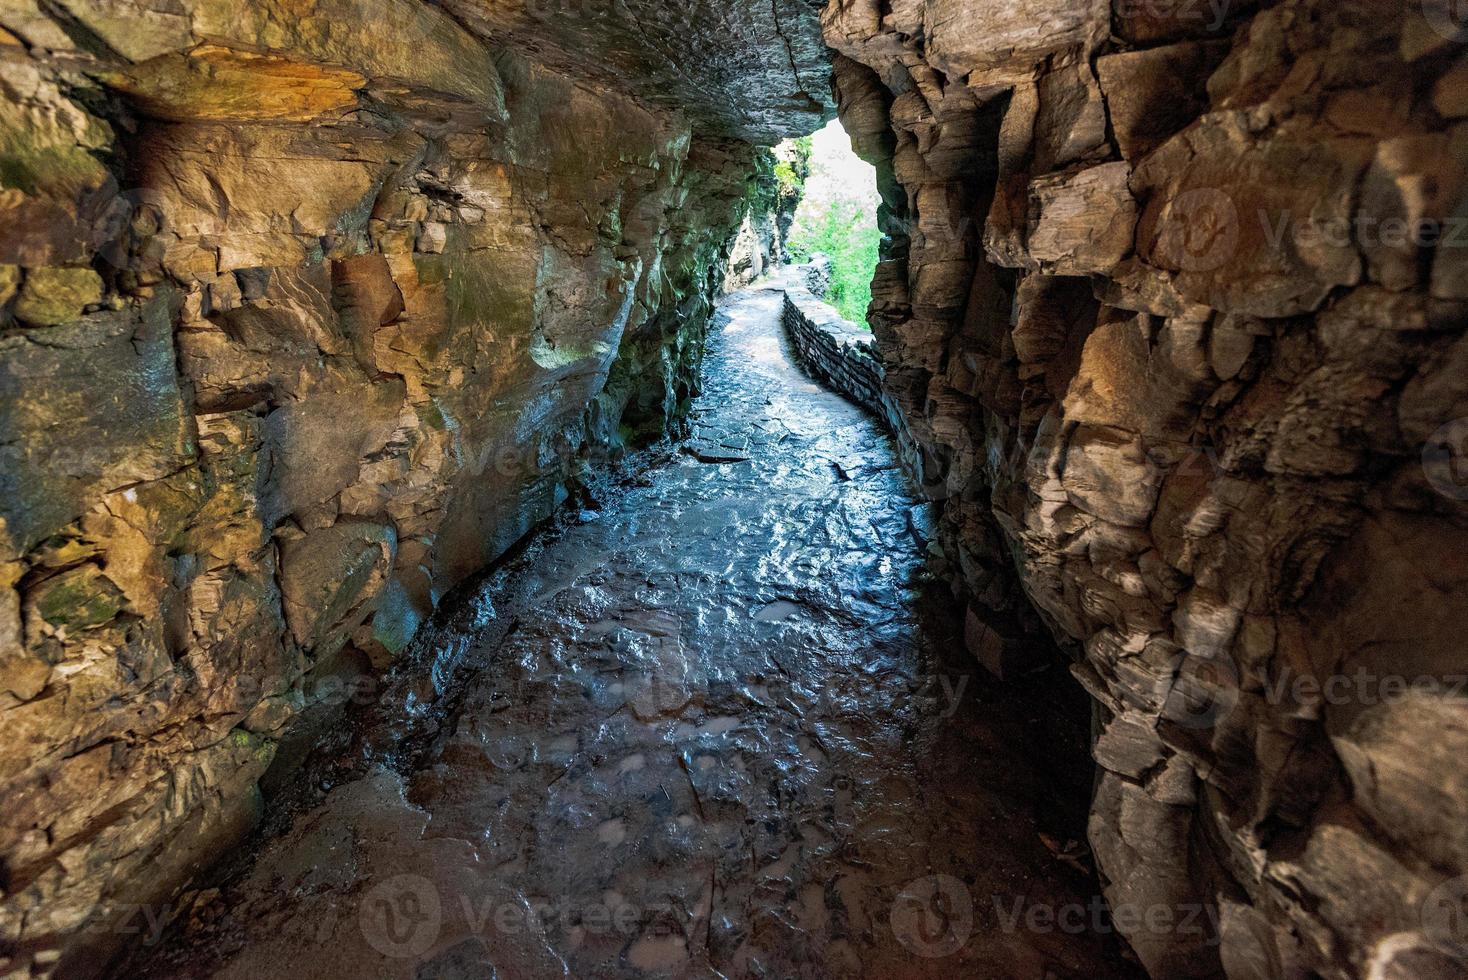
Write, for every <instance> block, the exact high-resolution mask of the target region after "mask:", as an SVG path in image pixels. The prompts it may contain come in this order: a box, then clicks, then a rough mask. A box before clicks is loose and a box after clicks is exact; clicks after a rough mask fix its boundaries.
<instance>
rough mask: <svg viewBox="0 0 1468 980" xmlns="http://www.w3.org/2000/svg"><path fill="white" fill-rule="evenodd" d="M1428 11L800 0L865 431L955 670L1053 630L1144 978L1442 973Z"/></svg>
mask: <svg viewBox="0 0 1468 980" xmlns="http://www.w3.org/2000/svg"><path fill="white" fill-rule="evenodd" d="M1451 14H1452V9H1451V8H1450V6H1449V5H1448V4H1438V3H1435V2H1432V0H1429V2H1428V3H1427V4H1425V5H1420V4H1417V3H1410V4H1408V3H1385V4H1384V3H1380V2H1377V0H1284V2H1279V3H1272V4H1271V3H1253V2H1240V3H1229V4H1206V3H1193V2H1187V0H1179V2H1176V3H1172V2H1166V3H1164V2H1131V0H1115V2H1114V3H1113V2H1109V0H1028V2H1024V3H1009V2H990V0H927V2H917V0H895V2H877V0H833V2H832V3H831V4H830V5H829V7H828V8H827V9H826V11H825V12H824V15H823V17H824V25H825V33H826V39H827V41H828V42H829V43H830V44H831V46H832V47H833V48H835V49H836V50H837V51H838V52H839V56H838V57H837V59H836V68H837V74H836V82H837V87H838V90H839V97H840V110H841V118H842V120H843V122H844V123H845V125H846V128H847V130H848V131H849V132H850V133H851V134H852V138H853V142H854V143H855V144H856V146H857V149H858V151H859V152H860V153H861V154H862V155H863V156H865V157H866V158H867V159H868V160H869V161H870V162H872V163H874V164H876V165H877V167H878V171H879V175H880V178H881V183H882V191H883V194H884V199H885V206H884V209H883V215H882V220H883V223H884V229H885V230H886V231H887V233H888V235H889V236H890V241H889V243H888V245H887V247H886V249H885V253H884V261H883V263H882V265H881V267H880V269H879V271H878V274H877V282H876V288H875V289H874V296H875V301H874V304H873V307H872V315H871V321H872V324H873V327H874V330H875V332H876V337H877V341H878V345H879V347H880V350H881V353H882V356H883V359H884V361H885V363H886V371H887V373H886V398H887V399H888V401H889V403H890V405H891V408H892V411H891V412H889V413H888V414H891V415H896V416H898V417H900V418H901V419H902V420H903V425H902V428H903V431H902V439H903V443H904V449H905V452H906V455H907V457H908V460H909V462H910V463H911V465H912V466H913V468H914V469H915V471H916V472H918V473H919V475H920V478H921V482H922V484H923V485H924V487H925V489H926V490H927V491H928V493H929V494H930V495H931V496H933V497H935V498H937V499H940V500H943V501H944V510H943V548H944V559H945V561H946V562H947V563H948V565H949V566H950V568H951V570H952V572H953V574H954V576H955V579H956V580H957V582H958V583H959V591H960V594H961V597H962V599H963V600H964V601H965V602H967V603H969V604H970V614H969V615H970V628H969V642H970V644H971V645H972V647H973V648H974V651H975V653H976V654H978V655H979V656H980V658H981V659H983V660H984V661H985V662H987V663H995V664H1001V665H1004V666H1010V667H1013V668H1015V669H1024V667H1025V666H1026V664H1025V658H1026V656H1027V653H1028V652H1029V651H1034V650H1040V649H1043V647H1044V644H1037V643H1034V642H1031V640H1030V639H1027V638H1033V637H1034V636H1036V635H1037V634H1039V633H1041V632H1043V633H1047V634H1049V635H1053V636H1054V637H1057V638H1059V639H1060V640H1061V641H1062V642H1063V643H1064V644H1065V645H1066V647H1067V648H1068V649H1070V650H1071V651H1072V653H1073V655H1074V660H1075V663H1074V667H1073V672H1074V674H1075V675H1076V677H1078V678H1079V679H1080V681H1081V683H1082V684H1083V685H1084V686H1085V687H1086V688H1087V689H1088V690H1089V691H1090V693H1091V694H1092V695H1093V697H1094V699H1095V701H1096V704H1097V710H1096V714H1097V718H1096V725H1097V730H1096V736H1097V737H1096V742H1095V758H1096V761H1097V763H1098V764H1099V767H1100V775H1099V781H1098V785H1097V790H1096V796H1095V800H1094V805H1093V811H1092V816H1091V830H1090V837H1091V844H1092V847H1093V849H1094V853H1095V857H1096V859H1097V863H1098V865H1099V868H1100V871H1101V873H1102V877H1103V880H1104V881H1105V882H1106V885H1107V896H1108V898H1109V900H1110V902H1111V904H1112V906H1113V910H1114V911H1117V912H1118V913H1121V912H1125V913H1126V915H1125V916H1123V915H1121V914H1118V915H1117V924H1118V927H1119V928H1120V930H1121V931H1122V932H1123V933H1125V934H1126V936H1127V938H1128V940H1129V941H1130V942H1131V944H1132V946H1133V947H1134V948H1135V950H1136V951H1137V953H1138V954H1139V956H1140V957H1141V959H1142V961H1143V962H1144V963H1145V964H1146V966H1147V968H1148V969H1149V971H1150V972H1151V973H1152V974H1153V975H1154V976H1158V977H1211V976H1218V975H1222V974H1224V973H1226V974H1227V975H1228V976H1229V977H1234V978H1241V977H1249V978H1253V977H1315V976H1320V977H1331V978H1336V977H1339V978H1350V977H1364V976H1370V977H1373V978H1385V977H1391V978H1407V977H1429V976H1431V977H1438V976H1455V977H1456V976H1462V975H1463V973H1462V970H1463V969H1464V966H1463V961H1462V960H1461V959H1460V957H1461V956H1462V954H1463V952H1464V949H1463V941H1464V938H1465V937H1464V934H1463V932H1462V930H1461V922H1460V920H1458V919H1456V918H1454V916H1456V915H1458V914H1460V912H1459V910H1460V903H1461V900H1462V898H1463V897H1464V893H1465V892H1468V888H1465V886H1464V879H1462V878H1461V876H1462V875H1463V874H1464V873H1465V872H1468V823H1465V822H1464V821H1463V819H1462V814H1463V813H1464V812H1465V810H1468V779H1465V770H1464V767H1463V764H1462V759H1463V757H1464V755H1465V752H1468V701H1465V700H1464V698H1463V697H1462V694H1463V687H1462V681H1463V676H1464V675H1465V674H1468V655H1465V653H1464V650H1463V645H1462V639H1461V637H1462V633H1461V625H1462V623H1463V622H1464V621H1465V616H1468V565H1465V563H1464V556H1465V555H1468V509H1465V507H1464V503H1463V501H1464V499H1465V497H1468V492H1465V490H1464V485H1463V482H1462V478H1461V473H1460V472H1459V471H1456V470H1454V469H1453V467H1454V465H1455V462H1456V460H1457V457H1458V454H1459V452H1460V449H1461V439H1462V438H1463V435H1464V429H1465V426H1468V423H1464V422H1463V421H1462V419H1463V417H1464V416H1465V415H1468V337H1465V330H1464V328H1465V322H1468V321H1465V317H1464V314H1465V306H1464V300H1468V294H1465V292H1464V280H1463V269H1464V260H1465V256H1468V250H1465V246H1468V235H1465V234H1464V231H1465V223H1464V220H1463V219H1464V216H1465V214H1468V211H1465V208H1468V198H1465V196H1464V193H1463V192H1464V179H1463V178H1464V167H1465V164H1468V155H1465V154H1468V142H1465V140H1468V127H1465V125H1464V124H1463V120H1464V118H1465V117H1468V101H1465V96H1468V61H1465V60H1464V58H1463V54H1464V48H1463V46H1462V43H1461V42H1462V40H1463V38H1464V34H1463V32H1462V31H1460V30H1458V29H1457V25H1456V24H1455V23H1454V21H1453V19H1452V16H1451ZM1015 572H1017V573H1018V574H1017V575H1016V574H1015ZM1031 666H1033V664H1031ZM1199 908H1203V909H1206V911H1207V914H1206V915H1204V916H1201V917H1200V919H1199V920H1200V921H1213V922H1216V923H1217V928H1216V929H1212V928H1209V929H1199V928H1193V929H1187V930H1184V929H1179V928H1176V926H1177V924H1178V923H1179V922H1180V921H1181V920H1182V917H1183V913H1184V910H1188V909H1192V910H1194V911H1196V910H1197V909H1199ZM1152 913H1161V914H1160V915H1156V916H1154V917H1151V918H1145V919H1144V918H1143V917H1144V916H1147V915H1151V914H1152Z"/></svg>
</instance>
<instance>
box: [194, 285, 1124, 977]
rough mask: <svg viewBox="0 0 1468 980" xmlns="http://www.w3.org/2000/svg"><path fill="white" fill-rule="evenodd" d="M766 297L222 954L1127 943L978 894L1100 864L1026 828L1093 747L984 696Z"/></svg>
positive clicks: (276, 971)
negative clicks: (683, 403) (1000, 909)
mask: <svg viewBox="0 0 1468 980" xmlns="http://www.w3.org/2000/svg"><path fill="white" fill-rule="evenodd" d="M780 309H781V295H780V293H778V292H776V291H773V290H760V289H754V290H751V291H747V292H745V293H742V294H737V295H736V296H734V297H731V298H730V299H729V300H727V301H726V302H725V305H724V307H723V311H722V317H721V319H722V321H723V322H722V331H721V332H720V333H719V334H718V335H717V336H716V337H715V339H714V340H713V343H712V345H711V350H710V355H709V361H708V366H707V378H706V384H705V392H704V394H703V396H702V398H701V400H700V401H699V402H698V403H697V406H696V408H695V414H696V424H697V427H696V429H695V433H696V434H695V436H694V439H693V441H692V442H690V443H689V444H688V445H687V447H686V449H685V453H684V454H683V455H681V456H674V457H672V459H671V461H670V462H669V463H668V464H667V465H666V466H664V467H662V468H661V469H658V470H656V471H654V472H653V473H651V474H650V478H647V479H642V480H639V481H636V482H634V483H633V485H632V486H631V487H630V488H629V489H628V490H627V492H626V493H625V495H624V496H622V497H621V498H620V499H617V500H614V501H610V502H605V503H604V504H603V509H602V510H601V512H600V519H598V520H595V521H590V522H581V523H577V522H571V523H570V524H569V525H568V526H567V527H566V528H565V529H564V530H563V531H562V532H561V533H560V534H559V536H558V537H556V538H555V539H554V540H553V541H551V542H550V543H548V544H547V545H546V546H545V550H544V551H543V552H541V553H539V554H538V555H537V558H536V561H535V563H534V568H533V578H534V581H533V582H531V583H530V589H529V593H530V594H531V595H532V596H533V597H534V598H533V599H532V600H531V602H530V605H529V606H528V608H526V609H523V610H521V613H520V615H519V620H518V627H517V628H516V629H514V630H513V631H512V632H510V634H509V635H508V636H506V637H504V638H503V639H501V640H499V641H498V643H497V645H495V646H493V648H492V649H486V650H485V651H483V652H485V653H486V655H487V657H488V659H487V660H486V662H488V663H492V664H493V665H494V667H493V669H488V670H484V671H482V672H480V673H479V674H478V675H476V676H474V677H472V678H471V679H470V680H469V681H468V682H467V683H468V688H467V691H466V692H465V694H464V697H463V699H462V702H461V703H460V704H459V705H458V707H457V710H456V711H455V713H454V716H453V717H452V718H451V719H449V720H448V722H447V724H446V725H445V727H444V730H443V732H442V734H441V735H440V736H439V738H438V741H437V743H436V744H435V745H434V746H433V748H432V751H431V752H430V753H429V757H428V759H427V761H426V763H425V764H424V765H423V766H421V767H420V768H419V769H418V770H417V771H415V772H412V773H409V774H407V775H398V774H395V773H388V772H382V773H379V774H377V775H375V776H372V777H370V778H368V779H366V780H362V781H360V782H357V783H352V784H349V785H346V786H343V787H341V788H339V789H337V790H336V791H335V792H333V793H332V794H331V796H330V797H328V799H327V801H326V803H325V804H324V805H323V806H322V807H321V808H319V809H318V810H317V811H316V812H315V813H312V814H309V815H308V816H306V817H304V818H302V821H301V822H300V824H301V825H300V826H298V827H297V828H296V829H294V830H293V831H292V832H291V833H290V834H288V835H287V836H285V837H284V838H282V839H280V840H279V841H277V842H275V843H273V844H272V845H269V846H267V848H266V849H265V851H264V853H263V854H262V855H261V858H260V860H259V861H258V863H257V865H256V867H255V868H254V870H253V871H252V872H251V873H250V875H249V877H248V878H247V879H246V880H245V881H244V882H242V883H241V884H239V885H237V886H236V887H235V888H234V889H233V891H232V893H231V895H230V897H229V902H230V904H231V905H232V909H233V914H234V916H235V922H234V930H235V934H234V936H233V937H232V938H233V946H232V947H230V948H228V950H227V951H225V952H223V953H220V951H219V949H218V948H216V950H215V952H216V955H217V956H218V958H219V959H220V964H219V968H218V970H217V972H216V975H218V976H224V977H241V978H243V977H259V976H278V975H290V976H295V977H337V976H383V977H413V978H418V980H430V978H432V980H441V978H442V980H447V978H457V977H507V978H508V977H515V978H520V977H578V978H580V977H598V978H602V977H623V976H625V977H635V976H673V977H718V976H723V977H812V978H815V977H863V976H864V977H873V978H893V977H925V976H932V977H944V978H952V977H959V976H962V977H1035V978H1040V977H1046V976H1053V977H1086V978H1098V977H1120V976H1131V975H1133V973H1132V969H1131V967H1129V966H1128V965H1127V964H1126V963H1125V962H1124V961H1122V960H1121V959H1120V958H1119V957H1117V956H1116V955H1115V952H1114V946H1113V945H1109V944H1108V943H1107V942H1106V941H1105V940H1104V939H1103V937H1100V936H1098V935H1095V934H1093V933H1090V932H1081V933H1064V932H1060V931H1052V932H1033V931H1026V930H1023V929H1010V930H1006V929H1003V928H1000V925H1001V924H1000V923H997V922H995V921H992V909H993V908H994V907H996V904H997V905H999V906H1003V905H1006V904H1010V903H1012V902H1013V901H1014V900H1016V899H1018V898H1019V897H1020V896H1024V897H1025V901H1027V902H1029V903H1036V902H1047V903H1053V904H1055V905H1063V904H1066V903H1075V904H1084V903H1086V902H1088V901H1090V900H1091V898H1092V896H1093V895H1094V893H1095V890H1096V883H1095V882H1094V880H1092V879H1091V878H1090V877H1089V876H1088V873H1087V871H1086V869H1085V866H1084V865H1083V863H1082V862H1080V861H1078V860H1076V859H1075V858H1074V857H1073V856H1070V857H1069V860H1068V861H1060V860H1057V859H1056V857H1055V855H1054V854H1052V853H1051V852H1050V850H1047V846H1046V844H1045V843H1044V837H1043V836H1042V833H1043V832H1044V831H1045V830H1047V829H1048V830H1049V831H1050V832H1051V833H1062V834H1071V835H1073V836H1076V837H1079V836H1081V834H1080V826H1081V821H1083V819H1084V809H1085V796H1084V794H1085V789H1086V778H1087V777H1086V775H1085V772H1086V769H1085V763H1086V760H1085V758H1084V756H1083V755H1081V754H1080V752H1083V749H1078V753H1077V756H1076V757H1075V758H1073V759H1072V760H1071V762H1072V765H1073V769H1074V771H1073V772H1072V773H1070V774H1069V775H1068V776H1067V775H1060V774H1057V773H1056V772H1055V771H1053V770H1052V771H1045V760H1044V759H1042V758H1041V756H1040V755H1038V754H1037V752H1038V750H1037V749H1036V745H1037V744H1039V743H1042V742H1045V741H1046V739H1047V738H1048V736H1049V733H1048V732H1047V731H1045V730H1043V729H1044V725H1048V722H1045V723H1044V725H1041V724H1039V721H1040V720H1039V719H1036V718H1035V717H1033V716H1034V714H1035V711H1034V709H1032V708H1031V707H1026V706H1025V705H1024V704H1021V703H1019V702H1018V701H1016V700H1015V699H1007V700H1004V701H1001V700H999V699H997V698H989V697H987V696H986V694H985V692H986V691H988V690H991V688H990V687H986V685H988V684H989V682H988V681H985V680H983V679H982V678H980V677H978V676H977V675H976V674H975V673H974V666H973V664H972V661H970V660H966V659H965V658H964V657H963V655H962V653H961V639H960V636H961V632H960V629H961V627H960V626H959V624H956V623H952V622H949V621H948V620H949V619H950V618H951V615H952V613H951V610H949V609H948V607H947V604H946V602H945V601H944V600H943V597H942V596H941V595H940V596H939V597H938V601H936V602H933V601H928V602H925V601H924V599H923V596H924V595H925V594H927V593H926V592H925V590H927V592H931V591H932V590H933V588H934V587H933V586H932V585H931V583H929V582H927V580H926V579H925V578H924V575H923V558H924V547H925V542H926V540H927V539H928V538H929V536H930V535H931V533H932V530H931V515H930V513H929V512H928V510H927V509H926V508H925V507H924V506H923V505H921V504H919V503H918V501H916V500H915V499H913V497H912V494H911V491H910V490H909V488H908V487H907V485H906V484H905V482H904V479H903V477H902V474H901V472H900V470H899V469H898V467H897V466H896V464H895V461H894V459H893V455H892V452H893V451H892V448H891V446H890V443H889V442H888V439H887V437H886V436H885V434H884V433H883V432H882V431H881V429H880V428H879V426H878V424H877V423H876V421H875V420H873V419H872V418H870V417H868V416H867V415H866V414H864V412H863V411H862V410H860V409H858V408H856V407H854V406H852V405H850V404H848V403H847V402H845V401H843V400H842V399H841V398H839V397H837V396H836V395H834V394H831V393H829V392H826V391H825V390H823V389H821V388H819V387H817V386H815V385H813V384H812V383H811V382H810V381H809V380H808V379H807V378H805V377H804V376H803V375H801V374H800V373H799V372H798V370H797V369H796V368H794V367H793V366H792V364H791V362H790V361H789V359H788V357H787V353H786V348H785V346H784V340H783V337H782V335H781V333H780V327H779V315H780ZM468 640H469V641H470V643H471V645H472V643H473V637H469V638H468ZM1074 744H1075V745H1077V746H1080V745H1081V744H1082V740H1081V739H1080V738H1077V739H1075V742H1074ZM1067 779H1070V780H1071V789H1073V790H1074V791H1073V792H1072V791H1071V789H1067V790H1061V789H1058V788H1057V787H1058V786H1059V785H1060V784H1064V783H1066V780H1067ZM1067 794H1068V795H1067ZM1057 797H1059V798H1060V799H1061V800H1062V801H1063V802H1064V803H1065V805H1067V806H1069V808H1070V810H1069V813H1070V817H1069V818H1068V819H1070V820H1071V821H1072V822H1071V823H1070V824H1068V825H1066V826H1064V827H1053V826H1052V827H1048V828H1047V827H1046V826H1042V824H1043V822H1044V821H1046V820H1050V819H1057V818H1055V817H1054V816H1053V815H1054V813H1056V812H1059V811H1060V810H1062V807H1059V806H1056V805H1055V801H1056V799H1057ZM1047 814H1049V816H1047ZM1062 819H1063V818H1062ZM329 840H336V841H339V842H341V843H340V844H339V845H333V846H326V845H324V844H323V841H329ZM332 869H335V870H332ZM311 882H324V884H319V885H316V886H312V885H311ZM257 909H268V910H269V911H268V914H267V915H262V916H261V917H260V918H254V917H252V916H253V910H257ZM327 909H334V910H339V911H337V912H336V913H335V915H334V917H330V918H329V917H328V916H327V913H326V910H327ZM328 919H329V920H330V921H331V922H334V925H331V926H330V927H328V928H327V929H326V937H325V938H324V939H323V938H321V937H320V936H318V935H317V934H318V933H319V932H320V931H321V929H322V927H321V925H320V923H321V922H323V921H328ZM308 923H314V924H315V928H314V930H307V929H306V928H305V926H306V924H308ZM318 942H319V946H318ZM180 975H183V974H180Z"/></svg>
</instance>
